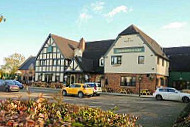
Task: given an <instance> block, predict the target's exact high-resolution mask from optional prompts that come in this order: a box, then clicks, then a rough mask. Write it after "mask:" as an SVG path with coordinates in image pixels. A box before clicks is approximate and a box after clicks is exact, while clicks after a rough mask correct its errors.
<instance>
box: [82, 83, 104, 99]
mask: <svg viewBox="0 0 190 127" xmlns="http://www.w3.org/2000/svg"><path fill="white" fill-rule="evenodd" d="M85 84H86V85H88V86H89V87H91V88H93V91H94V94H93V95H96V96H100V94H101V93H102V87H101V84H100V83H96V82H86V83H85Z"/></svg>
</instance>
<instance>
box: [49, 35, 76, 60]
mask: <svg viewBox="0 0 190 127" xmlns="http://www.w3.org/2000/svg"><path fill="white" fill-rule="evenodd" d="M51 37H52V38H53V40H54V41H55V43H56V44H57V46H58V48H59V49H60V51H61V52H62V54H63V55H64V57H65V58H73V57H74V49H76V48H77V46H78V44H79V43H78V42H76V41H73V40H69V39H66V38H63V37H60V36H57V35H54V34H51Z"/></svg>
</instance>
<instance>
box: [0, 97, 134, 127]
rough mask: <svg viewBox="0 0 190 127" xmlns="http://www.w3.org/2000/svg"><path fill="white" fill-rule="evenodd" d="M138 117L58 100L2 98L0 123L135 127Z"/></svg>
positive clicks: (19, 126) (23, 126)
mask: <svg viewBox="0 0 190 127" xmlns="http://www.w3.org/2000/svg"><path fill="white" fill-rule="evenodd" d="M136 121H137V118H136V117H134V116H129V115H126V114H116V113H114V112H113V111H111V110H110V111H103V110H101V109H99V108H90V107H87V106H77V105H71V104H67V103H63V102H62V101H59V100H54V101H52V100H51V101H48V100H47V99H44V98H43V97H40V98H38V99H37V100H34V99H33V100H32V99H29V100H19V99H18V100H11V99H9V100H3V101H1V102H0V126H13V127H43V126H46V127H135V126H137V125H136Z"/></svg>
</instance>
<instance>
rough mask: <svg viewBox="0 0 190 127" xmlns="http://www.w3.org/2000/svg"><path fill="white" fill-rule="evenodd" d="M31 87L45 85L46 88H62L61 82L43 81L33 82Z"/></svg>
mask: <svg viewBox="0 0 190 127" xmlns="http://www.w3.org/2000/svg"><path fill="white" fill-rule="evenodd" d="M32 86H33V87H46V88H60V89H61V88H62V87H64V85H63V83H45V82H35V83H33V84H32Z"/></svg>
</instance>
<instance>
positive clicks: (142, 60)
mask: <svg viewBox="0 0 190 127" xmlns="http://www.w3.org/2000/svg"><path fill="white" fill-rule="evenodd" d="M138 64H144V56H139V57H138Z"/></svg>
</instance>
